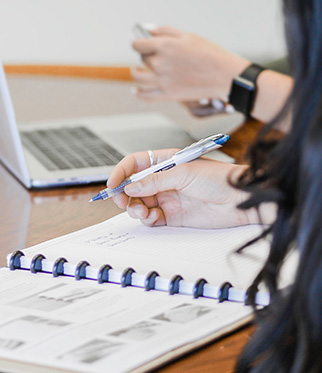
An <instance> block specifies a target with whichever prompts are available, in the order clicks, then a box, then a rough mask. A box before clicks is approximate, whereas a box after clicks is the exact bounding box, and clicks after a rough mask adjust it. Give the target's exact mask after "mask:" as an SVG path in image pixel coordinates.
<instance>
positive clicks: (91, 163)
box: [0, 64, 194, 188]
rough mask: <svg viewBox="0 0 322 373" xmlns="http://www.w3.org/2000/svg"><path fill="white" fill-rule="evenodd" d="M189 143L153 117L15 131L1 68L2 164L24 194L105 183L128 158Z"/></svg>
mask: <svg viewBox="0 0 322 373" xmlns="http://www.w3.org/2000/svg"><path fill="white" fill-rule="evenodd" d="M193 141H194V140H193V139H192V138H191V137H190V136H189V135H188V134H187V133H186V132H185V131H184V130H183V129H182V128H180V127H179V126H178V125H176V124H175V123H173V122H172V121H171V120H170V119H169V118H167V117H166V116H164V115H162V114H161V113H154V112H153V113H134V114H124V115H112V116H106V117H104V116H103V117H102V116H100V117H89V118H79V119H73V120H71V119H68V120H60V121H57V120H55V121H46V122H34V123H24V124H20V125H18V124H17V123H16V119H15V113H14V108H13V105H12V101H11V98H10V93H9V89H8V85H7V82H6V77H5V73H4V70H3V67H2V65H1V64H0V161H1V162H2V163H3V164H4V165H5V167H6V168H7V169H8V170H9V171H10V172H11V173H12V174H13V175H14V176H15V177H16V178H17V179H18V180H20V181H21V183H22V184H23V185H25V186H26V188H50V187H57V186H66V185H76V184H88V183H97V182H105V181H106V179H107V178H108V176H109V174H110V171H111V170H112V168H113V167H114V165H115V164H117V163H118V162H119V161H120V160H121V159H122V158H123V157H124V156H125V155H126V154H129V153H132V152H136V151H142V150H147V149H160V148H161V149H162V148H171V147H175V148H182V147H184V146H187V145H189V144H191V142H193Z"/></svg>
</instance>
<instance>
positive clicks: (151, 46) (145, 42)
mask: <svg viewBox="0 0 322 373" xmlns="http://www.w3.org/2000/svg"><path fill="white" fill-rule="evenodd" d="M132 47H133V49H134V50H136V51H137V52H139V53H140V54H143V55H144V54H154V53H155V52H156V49H157V40H156V39H154V38H148V39H135V40H133V42H132Z"/></svg>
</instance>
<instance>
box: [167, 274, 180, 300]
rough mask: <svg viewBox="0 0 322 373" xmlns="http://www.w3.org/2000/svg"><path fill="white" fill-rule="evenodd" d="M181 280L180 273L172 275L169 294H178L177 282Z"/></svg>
mask: <svg viewBox="0 0 322 373" xmlns="http://www.w3.org/2000/svg"><path fill="white" fill-rule="evenodd" d="M181 280H183V277H182V276H180V275H175V276H173V277H172V279H171V281H170V285H169V294H170V295H173V294H178V293H179V284H180V281H181Z"/></svg>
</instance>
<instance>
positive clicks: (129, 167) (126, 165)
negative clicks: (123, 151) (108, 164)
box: [107, 149, 177, 189]
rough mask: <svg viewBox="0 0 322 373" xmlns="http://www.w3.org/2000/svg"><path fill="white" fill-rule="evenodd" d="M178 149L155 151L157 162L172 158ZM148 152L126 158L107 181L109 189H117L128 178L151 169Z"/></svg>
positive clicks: (114, 169)
mask: <svg viewBox="0 0 322 373" xmlns="http://www.w3.org/2000/svg"><path fill="white" fill-rule="evenodd" d="M176 151H177V149H163V150H155V151H153V153H154V157H155V162H156V163H159V162H162V161H164V160H166V159H169V158H170V157H172V155H173V154H174V153H175V152H176ZM150 166H151V164H150V156H149V154H148V152H146V151H144V152H138V153H133V154H129V155H127V156H126V157H124V158H123V159H122V160H121V161H120V162H119V163H118V164H117V165H116V166H115V167H114V168H113V170H112V172H111V175H110V177H109V179H108V181H107V186H108V187H109V188H112V189H113V188H116V187H117V186H118V185H119V184H120V183H121V182H122V181H123V180H124V179H125V178H127V177H128V176H130V175H132V174H134V173H136V172H139V171H142V170H144V169H146V168H148V167H150Z"/></svg>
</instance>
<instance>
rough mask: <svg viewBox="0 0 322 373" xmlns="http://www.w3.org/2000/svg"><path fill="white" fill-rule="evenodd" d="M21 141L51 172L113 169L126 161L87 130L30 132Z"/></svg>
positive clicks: (66, 128)
mask: <svg viewBox="0 0 322 373" xmlns="http://www.w3.org/2000/svg"><path fill="white" fill-rule="evenodd" d="M21 139H22V142H23V144H24V146H25V147H26V148H27V149H28V150H29V151H30V152H31V153H32V154H33V155H34V156H35V157H36V158H37V159H38V160H39V161H40V162H41V163H42V164H43V165H44V166H45V167H46V168H47V169H48V170H50V171H55V170H68V169H74V168H88V167H102V166H113V165H115V164H116V163H118V162H119V161H120V160H121V159H122V158H123V155H122V154H120V153H119V152H118V151H117V150H115V149H114V148H112V147H111V146H110V145H108V144H107V143H106V142H104V141H103V140H101V139H100V138H99V137H98V136H97V135H95V133H93V132H92V131H90V130H89V129H88V128H86V127H62V128H57V129H46V130H34V131H26V132H21Z"/></svg>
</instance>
